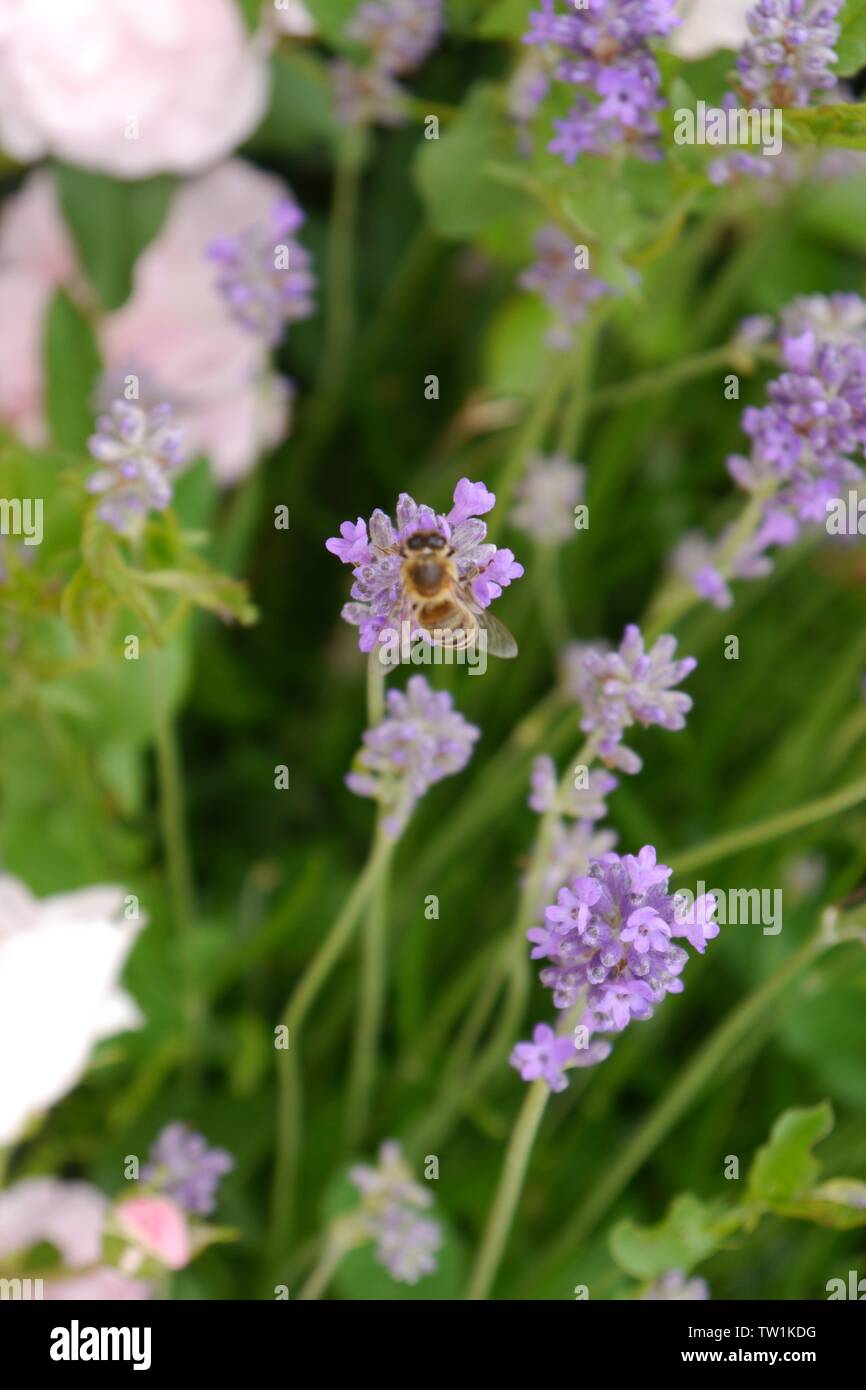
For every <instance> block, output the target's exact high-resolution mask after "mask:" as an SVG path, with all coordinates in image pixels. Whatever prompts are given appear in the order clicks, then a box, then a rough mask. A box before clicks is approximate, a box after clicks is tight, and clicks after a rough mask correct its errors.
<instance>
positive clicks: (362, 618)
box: [325, 478, 523, 652]
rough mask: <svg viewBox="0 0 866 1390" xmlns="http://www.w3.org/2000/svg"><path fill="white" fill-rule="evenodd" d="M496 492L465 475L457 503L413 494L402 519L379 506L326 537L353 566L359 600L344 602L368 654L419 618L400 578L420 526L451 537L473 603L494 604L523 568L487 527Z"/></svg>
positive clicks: (400, 512) (400, 508)
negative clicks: (491, 539)
mask: <svg viewBox="0 0 866 1390" xmlns="http://www.w3.org/2000/svg"><path fill="white" fill-rule="evenodd" d="M495 503H496V498H495V496H494V494H493V493H492V492H489V491H488V490H487V488H486V487H485V486H484V484H483V483H471V482H470V481H469V479H468V478H461V479H460V482H459V483H458V484H457V486H456V487H455V489H454V498H453V506H452V507H451V510H450V511H449V512H448V513H447V514H445V515H442V514H438V513H436V512H434V511H433V510H432V508H431V507H428V506H426V505H423V504H422V505H420V506H419V505H418V503H417V502H415V501H414V500H413V498H411V497H410V496H409V495H408V493H405V492H404V493H401V495H400V498H399V500H398V502H397V524H396V526H395V525H394V523H393V522H392V520H391V518H390V517H389V516H386V515H385V513H384V512H382V511H379V510H378V509H377V510H376V511H375V512H374V513H373V515H372V516H371V517H370V522H369V530H368V525H367V523H366V522H365V521H363V520H362V518H361V517H358V520H357V522H352V521H344V522H343V524H342V525H341V527H340V534H339V536H332V537H331V539H330V540H328V541H326V543H325V544H326V547H327V549H328V550H329V551H330V552H331V554H332V555H336V556H337V558H338V559H340V560H342V561H343V563H344V564H346V565H352V567H353V568H352V577H353V580H354V583H353V584H352V602H351V603H347V604H346V605H345V607H344V608H343V617H344V618H345V620H346V622H349V623H352V624H353V625H354V626H356V627H357V628H358V629H359V641H358V645H359V647H360V649H361V651H362V652H369V651H371V650H372V649H373V647H374V646H375V645H376V642H377V640H378V638H379V634H380V633H381V632H382V631H383V629H385V628H386V627H389V626H390V627H392V628H393V627H396V628H397V629H398V630H399V628H400V625H401V624H402V623H403V622H408V623H410V624H411V623H412V618H413V615H412V607H411V604H410V602H409V599H408V598H407V596H406V595H405V594H404V592H403V586H402V583H401V579H400V570H401V566H402V554H401V552H402V549H403V546H404V545H405V543H406V541H407V540H408V539H409V537H410V536H412V535H414V534H415V533H416V532H418V531H425V532H434V531H435V532H437V533H438V534H439V535H440V536H442V538H443V540H445V541H446V543H447V546H448V549H449V552H450V558H451V561H452V562H453V564H454V565H455V567H456V569H457V575H458V582H459V584H460V587H461V590H462V593H463V596H464V598H465V600H466V602H467V604H468V605H469V606H470V607H475V608H478V609H484V608H488V607H489V606H490V604H491V603H492V602H493V600H494V599H496V598H498V597H499V595H500V594H501V593H502V590H503V589H504V588H506V587H507V586H508V585H509V584H510V583H511V581H512V580H513V579H519V578H520V576H521V575H522V574H523V566H522V565H520V564H518V563H517V561H516V560H515V559H514V552H513V551H511V550H508V549H507V548H497V547H496V546H495V545H491V544H489V543H487V542H486V540H485V537H486V535H487V527H486V525H485V523H484V522H483V521H481V519H480V518H481V517H482V516H484V515H485V513H486V512H489V511H490V509H491V508H492V507H493V506H494V505H495Z"/></svg>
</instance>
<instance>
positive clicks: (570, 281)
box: [518, 227, 613, 348]
mask: <svg viewBox="0 0 866 1390" xmlns="http://www.w3.org/2000/svg"><path fill="white" fill-rule="evenodd" d="M575 250H576V248H575V246H574V244H573V243H572V241H571V239H570V238H569V237H567V236H566V234H565V232H563V231H562V230H561V229H560V228H559V227H542V229H541V231H540V232H539V233H538V235H537V236H536V238H535V257H536V258H535V261H534V262H533V264H532V265H531V266H529V267H528V268H527V269H526V270H524V271H523V273H522V275H521V276H520V278H519V280H518V284H519V285H520V287H521V288H522V289H524V290H534V291H536V292H537V293H538V294H540V295H541V296H542V298H543V299H544V300H545V301H546V302H547V304H548V305H549V307H550V309H551V310H552V311H553V316H554V326H553V328H552V329H551V330H550V333H549V334H548V342H549V344H550V346H551V347H558V348H568V347H570V346H571V343H572V342H573V340H574V329H575V326H576V325H577V324H579V323H581V322H582V321H583V320H584V319H585V318H586V315H587V312H588V310H589V306H590V305H591V304H593V303H594V302H595V300H596V299H600V298H601V297H602V296H603V295H606V294H612V293H613V291H612V290H611V288H610V286H609V285H607V284H605V282H604V280H599V279H598V277H597V276H595V275H591V274H590V272H589V271H588V270H584V269H581V268H579V267H578V265H577V264H576V259H575Z"/></svg>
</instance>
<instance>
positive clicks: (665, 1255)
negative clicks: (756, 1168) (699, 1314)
mask: <svg viewBox="0 0 866 1390" xmlns="http://www.w3.org/2000/svg"><path fill="white" fill-rule="evenodd" d="M743 1220H744V1216H743V1214H741V1213H740V1212H738V1211H736V1210H734V1211H729V1210H726V1209H725V1208H724V1207H720V1206H718V1205H713V1206H709V1205H707V1204H706V1203H704V1202H701V1201H700V1200H699V1199H698V1198H697V1197H693V1196H692V1195H691V1194H690V1193H684V1194H683V1195H682V1196H680V1197H677V1198H675V1199H674V1201H673V1202H672V1203H671V1205H670V1207H669V1208H668V1213H667V1216H666V1217H665V1218H664V1220H663V1221H660V1222H659V1224H658V1225H657V1226H637V1225H635V1223H634V1222H633V1221H620V1222H619V1224H618V1225H617V1226H615V1227H614V1229H613V1231H612V1232H611V1236H610V1248H611V1253H612V1254H613V1257H614V1259H615V1260H616V1262H617V1264H618V1265H620V1267H621V1268H622V1269H624V1270H625V1271H626V1273H627V1274H631V1275H633V1276H634V1278H635V1279H657V1278H658V1277H659V1275H662V1274H666V1273H667V1272H668V1270H671V1269H681V1270H682V1271H683V1273H685V1274H688V1273H689V1272H690V1271H691V1270H692V1269H693V1268H694V1266H695V1265H697V1264H700V1263H701V1261H702V1260H706V1259H708V1258H709V1256H710V1255H712V1254H714V1253H715V1252H716V1250H718V1249H719V1248H720V1247H721V1246H722V1245H723V1244H724V1242H725V1241H726V1240H727V1239H728V1237H729V1236H731V1235H732V1234H733V1233H734V1232H735V1231H736V1230H737V1229H738V1228H739V1227H740V1226H741V1225H742V1223H743Z"/></svg>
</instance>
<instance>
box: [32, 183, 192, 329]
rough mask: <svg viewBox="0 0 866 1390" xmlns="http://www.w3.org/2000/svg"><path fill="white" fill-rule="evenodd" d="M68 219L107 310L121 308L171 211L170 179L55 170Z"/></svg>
mask: <svg viewBox="0 0 866 1390" xmlns="http://www.w3.org/2000/svg"><path fill="white" fill-rule="evenodd" d="M56 178H57V186H58V191H59V194H60V205H61V207H62V209H63V215H64V217H65V218H66V221H67V223H68V226H69V230H70V231H71V233H72V237H73V240H74V241H75V245H76V247H77V248H78V254H79V256H80V257H81V262H82V264H83V266H84V268H85V270H86V271H87V275H88V278H89V280H90V283H91V284H92V286H93V288H94V289H95V290H96V293H97V294H98V296H99V298H100V300H101V302H102V305H103V307H104V308H106V309H117V308H118V307H119V306H120V305H121V304H122V303H123V302H124V300H125V299H127V298H128V297H129V294H130V292H131V290H132V276H133V270H134V267H135V262H136V260H137V259H138V257H139V256H140V255H141V252H142V251H143V250H144V248H145V247H146V246H147V245H148V243H149V242H151V241H152V240H153V238H154V237H155V236H156V234H157V232H158V231H159V229H160V227H161V226H162V224H163V222H164V220H165V217H166V214H167V212H168V206H169V202H170V200H171V194H172V188H173V183H172V180H171V179H170V178H169V177H168V176H167V175H160V176H158V177H157V178H152V179H145V180H143V181H141V182H131V183H122V182H120V181H119V180H117V179H112V178H109V177H108V176H107V175H106V174H96V173H93V172H91V171H90V170H88V169H73V168H71V167H70V166H69V165H66V164H59V165H57V167H56Z"/></svg>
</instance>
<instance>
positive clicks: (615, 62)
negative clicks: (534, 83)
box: [524, 0, 679, 164]
mask: <svg viewBox="0 0 866 1390" xmlns="http://www.w3.org/2000/svg"><path fill="white" fill-rule="evenodd" d="M678 22H679V20H678V18H677V14H676V8H675V4H674V0H587V3H586V4H585V5H582V6H581V7H580V8H574V9H572V10H571V12H570V13H565V14H563V13H562V11H561V10H560V9H559V8H558V6H557V0H540V9H538V10H534V11H532V13H531V14H530V16H529V24H530V27H529V32H528V33H527V34H526V35H525V36H524V42H525V43H528V44H538V45H541V46H542V47H543V48H545V49H548V48H553V49H558V50H560V57H559V61H558V63H557V64H556V66H555V68H554V75H555V77H556V78H557V79H558V80H559V81H561V82H566V83H568V84H569V85H570V86H572V87H574V88H575V89H576V90H575V100H574V105H573V106H572V108H571V110H570V112H569V113H568V115H567V116H566V117H565V119H563V120H559V121H555V122H554V127H555V130H556V132H557V133H556V136H555V138H554V139H553V140H552V142H551V144H550V149H551V150H552V151H553V153H555V154H560V155H561V156H562V158H563V159H564V160H565V161H566V163H567V164H573V163H574V161H575V160H576V159H577V158H578V157H579V156H580V155H582V154H610V153H611V152H613V151H614V150H616V149H619V148H621V147H623V146H626V147H627V148H628V149H629V150H630V151H631V152H632V153H634V154H638V155H640V156H642V157H644V158H652V157H654V156H655V154H656V151H655V148H654V141H655V139H656V137H657V136H658V133H659V127H658V123H657V121H656V119H655V117H656V113H657V112H658V111H659V110H660V109H661V108H662V106H663V105H664V102H663V101H662V98H661V95H660V90H659V89H660V79H659V71H658V67H657V65H656V62H655V60H654V58H653V56H652V54H651V53H650V51H649V49H648V47H647V42H648V40H649V39H652V38H663V37H664V36H665V35H666V34H669V33H670V32H671V30H672V29H673V28H674V26H675V25H676V24H677V23H678Z"/></svg>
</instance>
